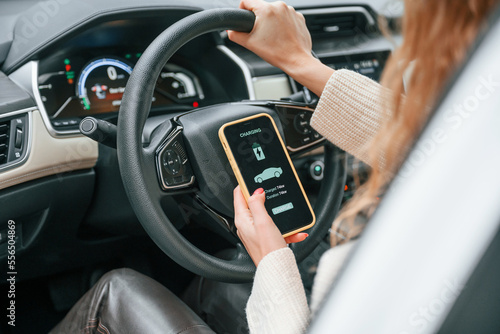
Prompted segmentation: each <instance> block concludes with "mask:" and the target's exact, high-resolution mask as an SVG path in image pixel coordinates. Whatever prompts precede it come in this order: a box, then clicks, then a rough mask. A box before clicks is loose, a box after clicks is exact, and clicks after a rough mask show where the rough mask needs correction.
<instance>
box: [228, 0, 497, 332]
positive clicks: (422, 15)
mask: <svg viewBox="0 0 500 334" xmlns="http://www.w3.org/2000/svg"><path fill="white" fill-rule="evenodd" d="M498 3H499V1H498V0H467V1H455V0H440V1H434V0H429V1H426V0H418V1H415V0H413V1H412V0H408V1H406V2H405V11H406V12H405V17H404V24H403V35H404V39H403V41H404V42H403V45H402V46H401V48H400V49H399V50H398V51H396V52H395V53H394V55H393V56H392V57H391V59H390V60H389V62H388V64H387V67H386V69H385V72H384V74H383V77H382V86H380V85H378V84H377V83H375V82H373V81H371V80H369V79H367V78H365V77H363V76H361V75H359V74H356V73H353V72H351V71H346V70H341V71H333V70H332V69H330V68H328V67H327V66H325V65H323V64H321V63H320V62H319V61H318V60H317V59H315V58H314V57H312V55H311V46H312V44H311V38H310V35H309V33H308V31H307V29H306V27H305V23H304V17H303V16H302V15H301V14H298V13H296V12H295V10H294V9H293V8H291V7H289V6H287V5H286V4H285V3H283V2H277V3H272V4H268V3H265V2H263V1H261V0H242V1H241V4H240V8H243V9H248V10H252V11H253V12H254V13H255V15H256V17H257V20H256V23H255V27H254V29H253V31H252V32H251V33H250V34H245V33H239V32H229V38H230V39H231V40H232V41H234V42H236V43H238V44H241V45H242V46H244V47H246V48H248V49H249V50H251V51H253V52H254V53H256V54H257V55H258V56H260V57H261V58H263V59H264V60H266V61H267V62H269V63H270V64H272V65H274V66H276V67H279V68H280V69H282V70H283V71H284V72H286V73H287V74H289V75H290V76H291V77H292V78H294V79H295V80H297V81H298V82H300V83H301V84H303V85H304V86H306V87H308V88H309V89H310V90H312V91H313V92H314V93H316V94H317V95H321V99H320V102H319V104H318V107H317V109H316V111H315V112H314V115H313V117H312V120H311V125H312V126H313V127H314V128H315V129H316V130H317V131H318V132H319V133H321V134H322V135H323V136H325V137H326V138H327V139H328V140H330V141H331V142H333V143H334V144H335V145H337V146H339V147H340V148H342V149H344V150H346V151H347V152H349V153H351V154H353V155H354V156H355V157H357V158H358V159H360V160H363V161H364V162H366V163H368V164H369V165H371V167H372V173H371V175H370V178H369V180H368V181H367V183H366V184H365V185H364V186H363V187H362V188H361V189H359V190H358V191H357V193H356V196H355V197H354V198H353V200H352V201H351V202H350V204H349V205H348V207H347V208H345V209H344V210H343V212H342V214H341V215H340V217H339V218H338V219H337V220H336V221H335V222H334V226H333V229H332V230H333V231H334V232H335V233H334V234H332V238H331V240H332V246H336V245H337V244H338V242H339V237H338V236H339V235H340V236H341V238H340V239H345V240H349V239H351V238H352V237H354V236H356V235H358V234H359V232H360V230H361V227H362V225H359V224H356V223H355V222H356V221H355V219H354V218H355V217H359V216H369V215H370V214H371V213H372V211H373V209H374V208H375V206H376V204H377V201H378V196H379V195H380V194H381V193H383V191H384V188H385V187H386V186H387V184H388V182H389V181H390V180H391V178H392V176H393V174H394V172H395V171H396V170H397V169H398V168H399V166H400V164H401V162H402V157H404V156H405V153H406V149H407V147H409V145H411V143H412V141H413V140H414V139H415V136H416V135H417V134H418V133H419V132H420V130H421V128H422V126H423V124H424V122H425V120H426V119H427V117H428V113H429V111H430V109H431V108H432V106H433V105H434V103H435V101H436V99H437V98H438V97H439V96H440V93H441V91H442V89H443V86H444V84H445V83H446V81H447V79H448V78H449V77H450V75H451V74H452V73H453V72H454V71H455V69H456V68H457V66H459V65H460V64H461V63H462V61H463V60H464V58H465V55H466V53H467V50H468V49H469V47H470V45H471V43H472V42H473V41H474V39H475V38H476V36H477V34H478V32H479V30H480V29H481V27H482V26H483V24H484V22H485V18H486V17H487V14H488V13H489V12H491V10H493V9H494V8H495V6H496V5H497V4H498ZM410 65H411V67H412V71H413V72H412V75H411V77H410V79H409V81H408V82H407V83H406V86H407V88H408V92H407V93H406V92H405V91H404V86H403V75H404V74H405V72H406V71H407V70H409V68H410ZM382 87H385V88H387V89H385V90H384V89H382ZM388 92H390V93H388ZM403 95H405V98H404V99H403ZM264 201H265V194H264V193H263V192H262V191H261V190H260V189H258V190H257V191H256V192H255V193H254V194H253V195H252V196H251V197H250V198H249V200H248V205H247V203H246V202H245V200H244V198H243V195H242V193H241V191H240V189H239V187H238V188H236V189H235V190H234V206H235V215H236V219H235V223H236V226H237V228H238V235H239V237H240V239H241V240H242V241H243V244H244V245H245V247H246V249H247V250H248V252H249V254H250V256H251V257H252V259H253V261H254V262H255V265H256V266H257V272H256V275H255V279H254V285H253V289H252V294H251V296H250V299H249V301H248V304H247V309H246V312H247V319H248V324H249V328H250V332H252V333H268V332H273V333H302V332H305V330H306V328H307V325H308V322H309V318H310V311H309V307H308V305H307V301H306V296H305V292H304V289H303V286H302V284H301V280H300V275H299V272H298V269H297V266H296V264H295V258H294V256H293V253H292V251H291V250H290V249H289V248H287V247H286V242H285V240H284V239H283V238H282V237H281V235H280V232H279V230H278V229H277V227H276V226H275V225H274V223H273V222H272V219H271V217H270V216H269V215H268V214H267V212H266V210H265V207H264ZM305 236H306V235H304V234H302V235H296V236H294V238H293V239H291V240H287V241H288V242H296V241H300V240H303V239H304V238H305ZM352 245H353V242H348V243H346V244H344V245H341V246H337V247H335V248H332V249H330V250H329V251H327V252H326V253H325V254H324V255H323V257H322V259H321V261H320V265H319V268H318V273H317V276H316V278H315V283H314V286H313V292H312V296H311V309H312V311H313V312H314V311H315V310H316V308H317V306H318V304H319V303H320V302H321V300H322V298H323V297H324V295H325V292H326V291H327V288H328V287H329V286H330V285H331V283H332V281H333V280H334V279H335V276H336V274H337V272H338V270H339V268H340V266H341V264H342V263H343V262H344V259H345V257H346V256H347V254H348V252H349V250H350V249H351V248H352Z"/></svg>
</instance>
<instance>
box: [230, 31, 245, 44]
mask: <svg viewBox="0 0 500 334" xmlns="http://www.w3.org/2000/svg"><path fill="white" fill-rule="evenodd" d="M227 37H228V38H229V40H230V41H232V42H235V43H236V44H239V45H241V46H243V47H244V46H245V43H246V41H247V40H248V33H245V32H238V31H233V30H229V31H228V32H227Z"/></svg>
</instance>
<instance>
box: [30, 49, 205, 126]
mask: <svg viewBox="0 0 500 334" xmlns="http://www.w3.org/2000/svg"><path fill="white" fill-rule="evenodd" d="M141 55H142V54H141V53H137V52H136V53H124V54H123V55H122V57H118V56H109V57H92V58H90V57H84V56H73V57H69V56H68V57H64V56H54V57H51V58H49V59H47V60H45V61H43V62H41V63H40V70H39V72H40V74H39V76H38V91H39V93H40V99H41V100H42V102H43V105H44V107H45V110H46V112H47V114H48V116H49V118H50V119H51V123H52V125H53V126H54V127H65V126H75V125H76V124H78V123H79V120H80V119H81V118H83V117H85V116H96V115H103V114H108V113H112V112H117V111H118V110H119V109H120V105H121V100H122V97H123V93H124V91H125V87H126V85H127V82H128V79H129V78H130V74H131V73H132V71H133V66H134V64H135V63H136V62H137V60H138V59H139V58H140V56H141ZM88 58H90V60H87V59H88ZM203 99H204V94H203V91H202V88H201V86H200V83H199V80H198V78H197V77H196V76H195V75H194V74H193V73H192V72H190V71H188V70H187V69H185V68H183V67H180V66H178V65H175V64H170V63H168V64H166V65H165V67H164V68H163V70H162V71H161V73H160V75H159V77H158V79H157V81H156V86H155V91H154V94H153V98H152V107H164V106H169V105H179V104H184V105H188V106H192V107H198V106H199V105H200V104H199V103H200V101H201V100H203Z"/></svg>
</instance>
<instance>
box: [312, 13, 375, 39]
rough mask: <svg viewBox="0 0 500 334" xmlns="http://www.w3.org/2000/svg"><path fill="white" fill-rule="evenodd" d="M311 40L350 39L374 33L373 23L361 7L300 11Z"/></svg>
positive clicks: (371, 18)
mask: <svg viewBox="0 0 500 334" xmlns="http://www.w3.org/2000/svg"><path fill="white" fill-rule="evenodd" d="M302 13H303V14H304V16H305V19H306V24H307V28H308V29H309V32H310V33H311V36H312V38H313V39H320V38H335V37H351V36H356V35H359V34H369V33H371V32H373V31H374V29H376V28H375V21H374V19H373V17H372V16H371V15H370V14H369V13H368V11H367V10H366V9H364V8H362V7H343V8H342V7H340V8H330V9H318V10H306V11H302Z"/></svg>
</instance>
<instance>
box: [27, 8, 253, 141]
mask: <svg viewBox="0 0 500 334" xmlns="http://www.w3.org/2000/svg"><path fill="white" fill-rule="evenodd" d="M178 15H179V16H182V15H187V13H186V14H184V12H183V11H178V12H177V15H172V13H171V12H170V14H169V17H168V19H165V17H164V16H161V15H159V14H158V13H151V12H145V13H142V14H140V16H142V17H140V18H137V17H136V16H137V13H136V14H135V15H132V16H130V15H123V16H121V17H120V18H119V19H113V20H106V21H104V22H102V23H99V24H96V25H93V26H92V27H90V28H88V29H85V30H84V31H83V32H81V33H77V34H75V35H74V36H72V37H70V38H66V39H65V40H62V41H61V42H59V43H58V44H57V45H56V46H55V47H54V48H52V49H50V50H46V51H44V52H42V53H41V55H40V59H39V61H38V62H37V64H36V66H37V71H38V73H37V75H36V77H37V80H36V87H35V89H34V96H35V99H36V100H37V101H39V104H40V107H41V108H42V109H43V111H44V116H45V121H46V123H48V126H50V127H51V130H53V131H52V132H53V133H54V134H56V135H68V134H75V133H78V125H79V123H80V121H81V120H82V119H83V118H84V117H86V116H93V117H96V118H100V119H105V120H108V121H111V122H116V118H117V115H118V111H119V109H120V105H121V98H122V96H123V92H124V91H125V88H126V85H127V81H128V79H129V77H130V74H131V73H132V71H133V69H134V67H135V65H136V63H137V62H138V61H139V59H140V57H141V55H142V53H143V52H144V50H145V49H146V48H147V46H148V45H149V44H150V43H151V42H152V41H153V40H154V38H155V37H156V36H157V35H158V34H160V33H161V32H162V31H163V30H164V29H166V28H167V27H168V26H169V25H170V24H171V23H173V22H174V21H175V20H176V19H177V18H178V17H177V16H178ZM127 16H128V17H127ZM218 38H220V37H219V35H218V34H208V35H205V36H201V37H199V38H197V39H195V40H193V41H192V42H191V43H189V44H188V45H186V46H185V47H183V48H182V49H181V50H179V51H178V52H177V54H176V55H175V56H174V57H172V59H171V61H170V62H169V63H167V64H164V65H163V68H162V70H161V73H160V75H159V76H158V78H157V79H156V86H155V90H154V94H153V97H152V104H151V111H150V115H151V116H155V115H163V114H170V113H174V112H182V111H188V110H191V109H193V108H199V107H204V106H208V105H212V104H216V103H222V102H230V101H233V100H241V99H245V98H249V95H248V91H247V90H245V88H244V87H242V86H241V85H234V81H233V80H236V81H240V82H241V79H242V75H243V74H242V71H241V69H240V68H239V67H238V66H239V65H238V64H236V63H235V62H234V61H233V60H232V59H231V56H232V53H231V51H229V50H228V49H226V48H224V47H222V46H220V45H217V44H218V41H217V39H218ZM198 56H199V57H198ZM229 72H231V77H230V76H229V75H228V73H229ZM243 82H244V80H243ZM241 88H243V89H241Z"/></svg>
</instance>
